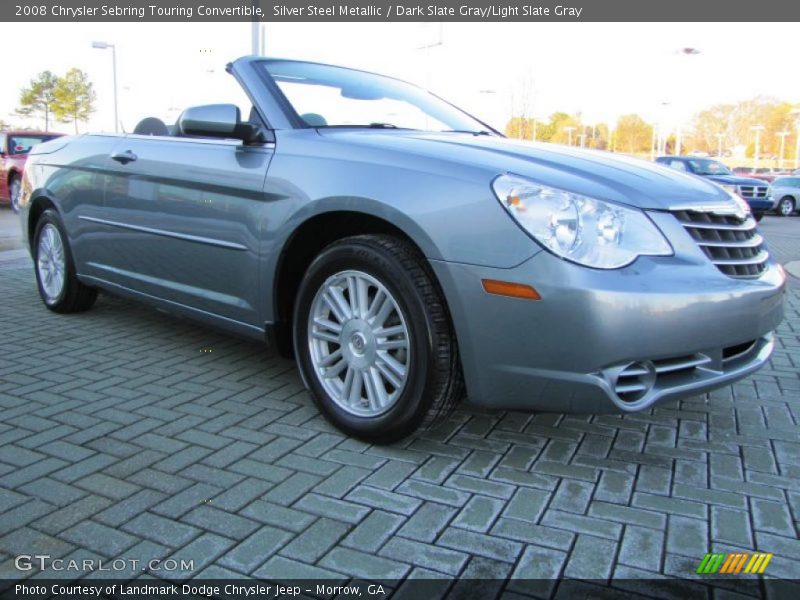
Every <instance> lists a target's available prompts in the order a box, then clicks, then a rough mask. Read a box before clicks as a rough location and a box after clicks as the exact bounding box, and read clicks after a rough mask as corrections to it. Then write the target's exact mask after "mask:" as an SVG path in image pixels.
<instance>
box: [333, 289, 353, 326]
mask: <svg viewBox="0 0 800 600" xmlns="http://www.w3.org/2000/svg"><path fill="white" fill-rule="evenodd" d="M328 296H329V297H330V299H331V300H333V302H334V303H335V304H336V306H337V308H338V309H339V313H340V314H341V315H342V317H341V318H340V319H339V322H340V323H344V322H345V321H347V320H349V319H352V318H353V311H352V309H351V308H350V303H349V302H348V301H347V299H346V298H345V297H344V294H343V293H342V289H341V288H340V287H337V286H335V285H332V286H329V287H328ZM337 317H338V315H337Z"/></svg>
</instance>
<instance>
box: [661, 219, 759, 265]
mask: <svg viewBox="0 0 800 600" xmlns="http://www.w3.org/2000/svg"><path fill="white" fill-rule="evenodd" d="M673 214H674V215H675V217H676V218H677V219H678V221H680V222H681V224H682V225H683V226H684V227H685V228H686V231H688V232H689V235H690V236H692V239H693V240H694V241H695V242H696V243H697V245H698V246H700V249H701V250H702V251H703V253H705V255H706V256H707V257H708V259H709V260H710V261H711V262H712V263H714V264H715V265H716V266H717V268H718V269H719V270H720V271H722V272H723V273H725V275H728V276H730V277H740V278H746V277H758V276H759V275H761V273H763V272H764V270H765V269H766V268H767V259H768V258H769V253H768V252H767V249H766V248H765V247H764V238H762V237H761V235H759V233H758V231H756V222H755V219H753V218H752V217H751V216H748V217H746V218H745V219H744V220H742V219H740V218H739V217H737V216H735V215H719V214H715V213H710V212H696V211H692V210H678V211H675V212H674V213H673Z"/></svg>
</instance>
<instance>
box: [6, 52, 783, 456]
mask: <svg viewBox="0 0 800 600" xmlns="http://www.w3.org/2000/svg"><path fill="white" fill-rule="evenodd" d="M229 71H230V73H231V74H232V75H233V78H228V79H229V80H230V84H231V85H238V84H237V83H236V82H238V83H240V84H241V85H242V86H243V87H244V89H245V90H246V92H247V95H246V96H245V95H243V94H242V98H243V99H242V100H241V101H240V102H241V104H239V105H236V104H231V103H230V102H231V101H230V100H228V101H227V102H228V103H223V104H211V105H203V106H195V107H191V108H187V109H186V110H184V112H183V113H182V115H181V116H180V117H179V118H178V120H177V122H176V123H175V124H174V125H167V124H166V123H164V122H163V121H160V120H159V119H157V118H148V119H144V120H143V121H142V122H141V123H140V125H139V126H137V129H136V131H135V132H134V134H129V135H109V134H101V135H83V136H81V137H71V138H60V139H58V140H54V141H51V142H48V143H46V144H42V145H40V146H38V147H36V148H34V150H33V151H32V155H31V157H30V168H28V169H26V172H25V177H26V182H25V185H24V186H23V189H24V193H23V195H22V199H21V207H22V210H21V219H22V222H23V227H24V231H25V235H26V236H27V239H26V243H27V244H29V247H30V251H31V254H32V256H33V258H34V265H35V266H34V270H35V274H36V281H37V284H38V288H39V293H40V295H41V298H42V301H43V302H44V304H45V305H46V306H47V307H48V308H49V309H50V310H52V311H55V312H59V313H68V312H75V311H81V310H86V309H88V308H89V307H91V306H92V304H93V302H94V301H95V298H96V295H97V291H98V290H110V291H113V292H114V293H116V294H119V295H123V296H128V297H130V298H134V299H138V300H141V301H143V302H146V303H148V304H151V305H154V306H157V307H160V308H162V309H165V310H168V311H172V312H174V313H178V314H180V315H185V316H190V317H194V318H196V319H198V320H200V321H203V322H205V323H209V324H213V325H216V326H220V327H223V328H225V329H227V330H229V331H232V332H237V333H240V334H243V335H246V336H249V337H252V338H255V339H262V340H263V339H264V338H265V337H266V338H267V339H268V340H270V341H271V343H272V344H273V345H274V346H275V347H276V348H277V349H278V350H279V351H280V352H281V353H282V354H284V355H285V356H292V355H293V356H295V357H296V359H297V364H298V367H299V371H300V375H301V377H302V380H303V382H304V383H305V385H306V386H307V387H308V388H309V389H310V391H311V395H312V397H313V398H314V399H315V401H316V403H317V405H318V406H319V408H320V410H321V411H322V413H323V414H325V415H326V416H327V417H328V418H329V419H330V420H331V421H332V422H333V423H334V424H335V425H336V426H338V427H339V428H341V429H342V430H343V431H345V432H348V433H350V434H353V435H356V436H359V437H361V438H364V439H367V440H370V441H374V442H388V441H391V440H393V439H397V438H399V437H401V436H404V435H406V434H408V433H410V432H412V431H414V430H415V429H416V428H417V427H418V426H420V425H425V424H426V423H431V422H436V421H437V420H439V419H441V418H443V417H444V416H445V415H447V414H448V412H449V411H450V410H452V408H453V406H454V405H455V403H456V402H457V401H458V400H460V399H461V398H462V397H463V396H464V393H465V392H464V391H465V390H466V396H467V397H469V399H470V400H471V401H472V402H474V403H476V404H482V405H487V406H493V407H498V408H505V409H513V410H546V411H557V412H565V411H567V412H589V413H603V412H630V411H638V410H645V409H648V408H650V407H651V406H653V405H654V404H655V403H656V402H660V401H665V400H673V399H676V398H684V397H687V396H693V395H697V394H701V393H703V392H705V391H707V390H711V389H714V388H717V387H719V386H723V385H727V384H730V383H731V382H732V381H736V380H738V379H740V378H742V377H744V376H746V375H748V374H749V373H752V372H754V371H755V370H756V369H758V368H759V367H761V366H762V365H763V364H764V363H765V362H766V361H767V360H768V358H769V356H770V354H771V352H772V349H773V345H774V338H773V333H772V332H773V330H774V329H775V328H776V327H777V326H778V324H779V323H780V321H781V319H782V316H783V296H784V287H785V275H784V273H783V270H782V269H781V268H780V267H779V266H778V265H777V264H776V263H775V262H774V261H773V260H772V258H771V257H770V255H769V252H768V249H767V247H766V245H765V244H764V243H763V240H762V238H761V236H760V235H759V233H758V231H757V230H756V225H755V221H754V220H753V218H752V216H751V214H750V209H749V207H748V206H747V204H746V203H745V202H744V201H743V200H742V199H741V198H739V197H738V196H737V195H735V194H733V193H731V192H729V191H726V190H724V189H722V188H721V187H720V186H718V185H716V184H713V183H711V182H709V181H707V180H704V179H702V178H700V177H695V176H693V175H688V174H685V173H678V172H676V171H674V170H670V169H666V168H663V167H662V166H660V165H655V164H651V163H647V162H644V161H641V160H637V159H633V158H627V157H623V156H617V155H613V154H608V153H603V152H595V151H589V150H581V149H579V148H571V147H565V146H559V145H555V144H535V143H529V142H520V141H513V140H508V139H505V138H504V137H503V136H502V135H501V134H499V133H498V132H496V131H494V130H493V129H492V128H491V127H489V126H488V125H486V124H485V123H483V122H481V121H480V120H478V119H476V118H475V117H472V116H470V115H468V114H466V113H465V112H463V111H461V110H459V109H457V108H455V107H454V106H453V105H451V104H449V103H447V102H445V101H443V100H441V99H440V98H438V97H436V96H433V95H431V94H429V93H428V92H425V91H424V90H422V89H420V88H418V87H416V86H413V85H411V84H408V83H404V82H402V81H398V80H396V79H392V78H389V77H384V76H380V75H375V74H372V73H366V72H362V71H356V70H352V69H345V68H341V67H334V66H329V65H322V64H316V63H308V62H300V61H292V60H276V59H266V58H262V57H244V58H241V59H239V60H237V61H236V62H234V63H232V64H231V65H229ZM160 91H161V93H164V94H165V95H164V97H165V98H167V97H171V96H168V95H166V92H164V91H163V90H160ZM204 92H208V93H214V94H217V96H216V97H214V98H209V100H212V99H213V100H224V99H227V98H228V97H230V98H233V97H235V96H236V97H238V95H239V94H241V89H239V90H237V91H236V92H235V93H234V91H233V90H232V91H231V92H230V96H228V94H227V93H226V92H225V91H224V90H223V89H222V87H220V86H214V87H213V88H210V89H208V90H204ZM242 115H248V116H247V118H246V120H245V119H244V118H243V116H242ZM258 401H259V400H258V398H255V399H254V400H253V402H254V403H258Z"/></svg>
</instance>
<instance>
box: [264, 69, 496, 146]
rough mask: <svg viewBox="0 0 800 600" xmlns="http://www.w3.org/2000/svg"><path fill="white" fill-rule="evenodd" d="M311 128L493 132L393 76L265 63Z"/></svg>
mask: <svg viewBox="0 0 800 600" xmlns="http://www.w3.org/2000/svg"><path fill="white" fill-rule="evenodd" d="M259 64H260V65H261V66H263V68H265V69H266V70H267V71H268V72H269V74H270V75H271V76H272V78H273V79H274V80H275V82H276V83H277V84H278V87H279V88H280V90H281V92H283V94H284V96H286V99H287V100H288V101H289V104H291V105H292V108H294V110H295V112H297V114H298V115H299V116H300V118H301V119H302V120H303V122H304V123H305V124H306V125H308V126H309V127H374V128H380V129H393V128H402V129H420V130H425V131H466V132H473V133H487V131H486V130H487V129H488V128H487V126H486V125H484V124H483V123H481V122H480V121H478V120H476V119H474V118H472V117H470V116H469V115H468V114H466V113H464V112H462V111H461V110H459V109H457V108H456V107H454V106H452V105H451V104H448V103H447V102H445V101H444V100H442V99H441V98H438V97H436V96H434V95H433V94H431V93H429V92H426V91H425V90H423V89H421V88H418V87H416V86H414V85H411V84H410V83H405V82H403V81H399V80H397V79H392V78H390V77H384V76H382V75H375V74H373V73H365V72H363V71H354V70H352V69H345V68H342V67H332V66H328V65H319V64H315V63H305V62H297V61H290V60H266V61H263V62H261V63H259Z"/></svg>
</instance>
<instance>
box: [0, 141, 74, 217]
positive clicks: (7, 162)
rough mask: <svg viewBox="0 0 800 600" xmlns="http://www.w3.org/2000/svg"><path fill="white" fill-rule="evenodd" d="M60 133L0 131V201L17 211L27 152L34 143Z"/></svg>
mask: <svg viewBox="0 0 800 600" xmlns="http://www.w3.org/2000/svg"><path fill="white" fill-rule="evenodd" d="M62 135H64V134H63V133H53V132H52V131H26V130H19V131H0V203H10V204H11V208H12V209H13V210H14V212H17V198H18V197H19V190H20V185H21V183H22V169H24V168H25V160H26V159H27V158H28V152H30V151H31V148H33V147H34V146H35V145H36V144H41V143H42V142H46V141H48V140H52V139H53V138H57V137H60V136H62Z"/></svg>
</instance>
